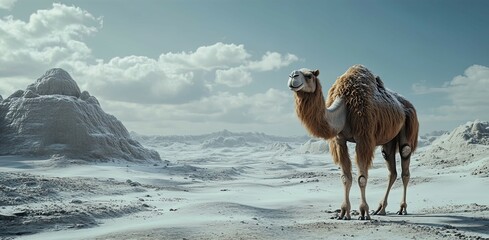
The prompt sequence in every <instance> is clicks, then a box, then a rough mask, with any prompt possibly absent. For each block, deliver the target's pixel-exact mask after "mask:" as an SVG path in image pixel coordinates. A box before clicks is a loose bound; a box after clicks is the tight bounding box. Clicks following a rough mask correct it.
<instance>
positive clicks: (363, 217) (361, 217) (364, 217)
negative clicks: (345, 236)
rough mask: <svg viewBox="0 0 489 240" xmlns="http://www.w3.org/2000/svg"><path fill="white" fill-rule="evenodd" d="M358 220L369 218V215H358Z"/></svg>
mask: <svg viewBox="0 0 489 240" xmlns="http://www.w3.org/2000/svg"><path fill="white" fill-rule="evenodd" d="M358 220H370V216H368V215H367V216H360V217H359V218H358Z"/></svg>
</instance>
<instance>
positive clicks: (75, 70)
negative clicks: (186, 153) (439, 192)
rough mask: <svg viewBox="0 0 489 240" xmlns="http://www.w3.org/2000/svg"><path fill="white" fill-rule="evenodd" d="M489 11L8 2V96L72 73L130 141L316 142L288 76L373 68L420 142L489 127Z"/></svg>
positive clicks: (415, 5) (146, 0)
mask: <svg viewBox="0 0 489 240" xmlns="http://www.w3.org/2000/svg"><path fill="white" fill-rule="evenodd" d="M487 9H489V1H476V0H468V1H462V0H456V1H451V0H422V1H418V0H413V1H396V0H392V1H381V0H327V1H321V0H318V1H312V0H302V1H294V0H282V1H278V0H247V1H236V0H205V1H204V0H178V1H177V0H141V1H132V0H119V1H116V0H83V1H73V0H71V1H70V0H66V1H65V0H59V1H56V2H53V1H47V0H0V95H2V97H3V98H6V97H8V96H9V95H11V94H12V93H14V92H15V91H16V90H18V89H25V88H26V87H27V85H29V84H30V83H32V82H34V81H35V80H36V79H37V78H38V77H40V76H41V75H42V74H43V73H44V72H45V71H47V70H48V69H50V68H54V67H61V68H63V69H65V70H67V71H68V72H69V73H70V74H71V76H72V78H73V79H75V81H76V82H77V83H78V85H79V86H80V88H81V90H82V91H84V90H86V91H88V92H90V94H91V95H94V96H96V97H97V99H98V100H99V102H100V104H101V106H102V108H103V109H104V111H106V112H107V113H110V114H112V115H114V116H116V117H117V118H118V119H119V120H121V121H122V122H123V124H124V125H125V126H126V128H127V129H128V130H129V131H135V132H138V133H141V134H150V135H153V134H157V135H188V134H203V133H209V132H214V131H220V130H223V129H227V130H230V131H235V132H264V133H267V134H274V135H283V136H293V135H304V134H307V132H306V131H305V129H304V128H303V126H302V125H301V123H300V122H299V120H298V119H297V117H296V115H295V112H294V103H293V94H292V92H291V91H290V90H289V89H288V88H287V80H288V74H289V73H290V72H292V71H293V70H295V69H299V68H303V67H305V68H309V69H319V70H320V72H321V74H320V76H319V78H320V79H321V82H322V85H323V88H324V91H327V88H329V87H330V86H331V85H332V84H333V82H334V81H335V79H336V78H337V77H338V76H340V75H341V74H343V73H344V72H345V71H346V70H347V69H348V68H349V67H350V66H352V65H354V64H363V65H365V66H366V67H367V68H369V69H370V70H371V71H372V72H373V73H374V74H375V75H378V76H380V77H381V78H382V79H383V81H384V83H385V85H386V86H387V87H388V88H390V89H392V90H394V91H396V92H398V93H400V94H402V95H403V96H405V97H406V98H408V99H409V100H410V101H411V102H412V103H413V104H414V105H415V107H416V109H417V111H418V117H419V120H420V132H421V134H425V133H428V132H431V131H435V130H451V129H453V128H454V127H456V126H458V125H460V124H464V123H465V122H467V121H473V120H476V119H479V120H483V121H484V120H486V121H488V120H489V98H488V97H487V92H488V90H489V44H488V43H489V27H488V26H487V25H489V14H487Z"/></svg>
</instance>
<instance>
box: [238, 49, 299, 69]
mask: <svg viewBox="0 0 489 240" xmlns="http://www.w3.org/2000/svg"><path fill="white" fill-rule="evenodd" d="M298 60H299V58H298V57H297V56H295V55H293V54H290V53H289V54H287V55H285V56H283V57H282V54H280V53H277V52H267V53H266V54H265V55H263V57H262V59H261V60H260V61H255V62H250V63H249V64H248V66H247V68H248V69H250V70H257V71H271V70H276V69H280V68H282V67H285V66H288V65H290V64H291V63H293V62H296V61H298Z"/></svg>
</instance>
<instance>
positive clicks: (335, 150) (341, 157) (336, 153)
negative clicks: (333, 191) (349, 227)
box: [329, 138, 352, 220]
mask: <svg viewBox="0 0 489 240" xmlns="http://www.w3.org/2000/svg"><path fill="white" fill-rule="evenodd" d="M329 146H330V150H331V151H330V152H331V154H332V156H333V161H334V162H335V163H336V164H339V165H340V166H341V171H342V174H341V181H342V182H343V188H344V200H343V203H342V204H341V212H340V215H339V216H338V219H339V220H350V219H351V215H350V210H351V204H350V189H351V184H352V175H351V160H350V155H349V153H348V146H347V145H346V141H344V140H342V139H339V138H336V139H333V140H331V141H330V144H329Z"/></svg>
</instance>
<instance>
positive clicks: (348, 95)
mask: <svg viewBox="0 0 489 240" xmlns="http://www.w3.org/2000/svg"><path fill="white" fill-rule="evenodd" d="M314 73H315V74H314V76H312V80H313V81H314V83H309V84H315V86H316V88H315V91H314V92H308V91H301V90H299V91H297V92H296V94H295V103H296V112H297V115H298V117H299V118H300V120H301V121H302V123H303V124H304V126H305V127H306V129H307V130H308V131H309V132H310V133H311V134H312V135H313V136H315V137H320V138H324V139H327V140H330V151H331V154H332V156H333V161H334V162H335V163H336V164H339V165H340V166H341V168H342V172H343V175H342V180H343V184H344V186H345V201H344V203H343V205H342V208H341V214H340V216H339V217H340V218H342V219H350V213H349V211H350V202H349V191H350V187H351V182H352V175H351V161H350V157H349V154H348V148H347V145H346V142H347V141H350V142H355V143H356V164H357V166H358V169H359V178H358V182H359V186H360V189H361V193H362V202H361V204H360V214H361V216H360V217H361V218H362V219H370V216H369V214H368V205H367V203H366V198H365V188H366V184H367V179H368V168H370V166H371V165H372V160H373V156H374V151H375V147H376V146H378V145H383V146H384V148H383V149H386V150H385V151H386V152H388V153H386V154H385V158H386V160H387V162H388V166H390V167H389V171H390V173H391V174H390V177H389V186H388V189H387V193H386V196H385V197H384V200H383V201H382V202H381V206H380V207H379V210H377V211H376V213H379V214H385V207H386V206H387V196H388V193H389V190H390V187H391V186H392V183H393V182H394V181H395V177H394V176H395V175H396V174H397V173H396V172H395V157H394V154H395V150H394V151H390V150H392V149H395V148H399V151H402V153H403V154H405V155H406V156H401V157H402V159H403V164H402V170H403V183H404V190H405V191H404V198H403V199H404V200H403V202H402V203H401V210H400V212H401V214H402V213H404V214H405V213H406V211H405V209H406V203H405V195H406V188H407V182H408V181H409V158H410V155H411V153H412V152H413V151H414V150H415V149H416V147H417V139H418V127H419V126H418V120H417V115H416V110H415V109H414V107H413V105H412V104H411V103H410V102H409V101H407V100H406V99H405V98H403V97H402V96H400V95H398V94H397V93H394V92H392V91H390V90H388V89H386V88H385V87H384V83H383V82H382V80H381V79H380V78H379V77H375V76H374V75H373V74H372V73H371V72H370V71H369V70H368V69H367V68H365V67H364V66H362V65H354V66H352V67H351V68H349V69H348V70H347V71H346V72H345V73H344V74H343V75H342V76H340V77H339V78H338V79H337V80H336V82H335V83H334V84H333V86H332V87H331V88H330V90H329V93H328V98H327V100H326V102H325V101H324V96H323V93H322V87H321V84H320V82H319V79H318V78H317V75H318V74H319V71H315V72H314ZM304 75H308V76H311V73H305V74H304ZM311 89H313V88H311ZM337 98H342V99H343V100H344V104H345V105H346V122H345V126H344V128H343V129H342V130H341V131H340V132H336V131H335V130H334V129H332V128H331V127H330V126H329V124H328V118H327V113H326V111H325V109H326V108H327V107H330V106H331V105H332V104H333V102H334V100H335V99H337ZM388 150H389V151H388ZM404 160H405V161H404ZM392 164H394V167H393V168H392ZM393 171H394V172H393ZM393 177H394V178H393Z"/></svg>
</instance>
